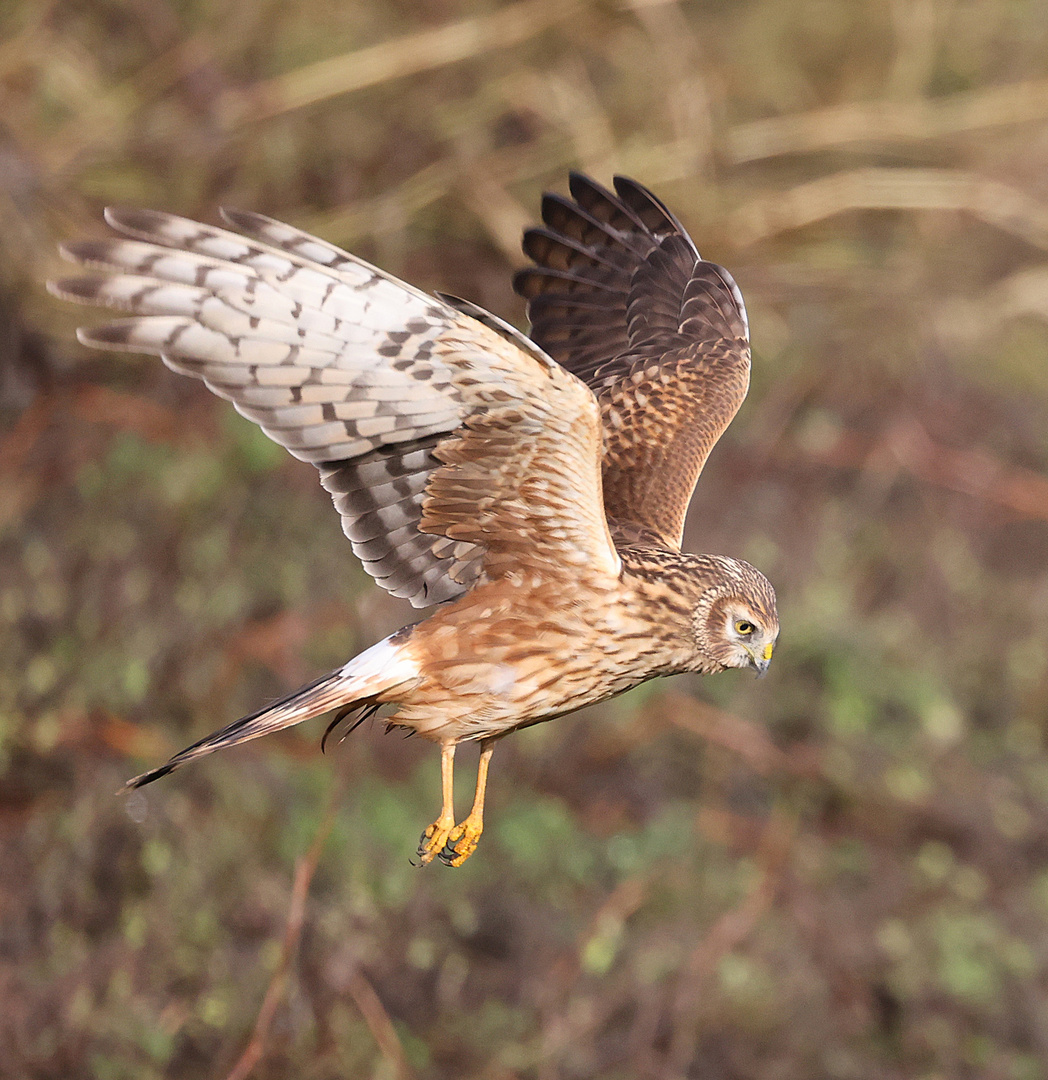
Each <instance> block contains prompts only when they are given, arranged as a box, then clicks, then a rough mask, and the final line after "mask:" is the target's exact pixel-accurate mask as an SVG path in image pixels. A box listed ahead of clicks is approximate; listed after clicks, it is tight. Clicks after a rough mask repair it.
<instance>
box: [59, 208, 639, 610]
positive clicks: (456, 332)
mask: <svg viewBox="0 0 1048 1080" xmlns="http://www.w3.org/2000/svg"><path fill="white" fill-rule="evenodd" d="M106 217H107V220H108V221H109V223H110V225H112V226H113V227H114V228H115V229H116V230H117V231H118V232H120V233H123V234H124V235H125V236H126V237H131V238H132V239H109V240H99V241H81V242H77V243H72V244H69V245H66V246H65V247H64V249H63V254H65V255H66V257H68V258H69V259H71V260H73V261H75V262H78V263H81V264H83V265H85V266H87V267H89V268H90V267H94V268H100V269H99V270H98V271H97V272H88V273H85V274H83V275H82V276H79V277H74V278H70V279H67V280H63V281H58V282H52V283H51V284H50V286H49V287H50V288H51V290H52V292H54V293H56V294H57V295H59V296H62V297H64V298H66V299H70V300H75V301H80V302H84V303H94V304H105V305H109V306H112V307H117V308H122V309H124V310H126V311H128V312H130V313H131V317H130V318H125V319H121V320H119V321H116V322H112V323H109V324H107V325H104V326H98V327H94V328H91V329H84V330H81V331H80V338H81V340H82V341H83V342H85V344H88V345H93V346H96V347H99V348H106V349H113V348H117V349H126V350H131V351H137V352H150V353H156V354H158V355H159V356H161V357H162V358H163V360H164V363H165V364H167V365H168V367H170V368H173V369H174V370H175V371H178V372H181V373H183V374H185V375H192V376H194V377H196V378H199V379H202V380H203V381H204V382H205V383H206V384H207V386H208V387H210V389H211V390H213V391H214V392H215V393H216V394H218V395H220V396H221V397H224V398H227V399H228V400H230V401H232V402H233V404H234V405H235V406H236V408H237V410H238V411H239V412H241V413H243V414H244V415H245V416H247V417H248V418H249V419H251V420H253V421H255V422H256V423H257V424H259V425H260V426H261V427H262V429H263V431H265V432H266V434H267V435H269V437H270V438H272V439H274V440H275V441H276V442H278V443H280V444H281V445H282V446H285V447H286V448H287V449H288V450H289V451H290V452H291V453H292V454H294V455H295V457H297V458H301V459H302V460H304V461H310V462H312V463H313V464H314V465H316V467H317V468H318V469H319V470H320V476H321V482H322V483H323V485H324V486H325V487H326V488H327V490H328V491H330V492H331V494H332V497H333V499H334V502H335V506H336V508H337V509H338V511H339V513H340V514H341V515H342V525H343V529H344V530H345V533H346V535H347V536H348V537H349V539H350V540H351V541H352V544H353V550H354V551H355V552H356V554H357V555H358V556H359V557H360V558H361V560H362V561H363V563H364V566H365V568H366V569H367V571H368V573H369V574H371V575H372V577H374V578H375V580H376V581H378V583H379V584H380V585H382V586H383V588H385V589H387V590H388V591H389V592H391V593H393V594H394V595H395V596H404V597H407V598H408V599H409V600H410V601H411V603H412V604H414V605H415V606H416V607H423V606H425V605H427V604H432V603H436V602H438V601H442V600H448V599H451V598H453V597H455V596H458V595H460V594H462V593H464V592H465V591H466V590H467V589H468V588H469V587H470V586H471V585H472V584H473V583H474V582H476V581H478V580H491V579H495V578H498V577H500V576H502V575H504V574H508V573H511V572H514V571H518V572H519V569H520V568H521V567H522V566H523V567H525V568H526V567H528V566H535V565H536V564H538V563H541V564H542V567H543V569H544V570H546V571H549V570H550V569H551V568H557V569H561V570H566V571H567V572H574V573H578V571H579V568H580V567H581V566H591V567H594V568H596V569H597V570H602V569H603V570H607V571H608V572H609V573H613V574H617V573H618V569H619V563H618V556H617V554H616V552H615V549H614V547H613V546H612V543H611V537H610V535H609V533H608V527H607V524H606V519H605V517H604V509H603V503H602V500H601V494H600V483H601V480H600V438H601V435H600V416H599V410H598V406H597V402H596V399H595V397H594V396H593V393H592V392H591V391H590V390H589V389H587V387H586V386H585V385H584V384H583V383H582V382H580V381H579V380H578V379H577V378H575V376H573V375H571V374H569V373H568V372H567V371H566V370H564V369H563V368H561V367H560V366H559V365H557V364H555V363H554V362H553V361H552V360H550V358H549V357H548V356H546V355H545V354H544V353H543V352H542V351H541V350H540V349H539V348H537V347H536V346H535V345H534V344H533V343H532V342H531V341H529V340H528V339H527V338H525V337H523V335H521V334H519V333H518V332H516V331H515V330H513V329H512V328H511V327H509V326H507V325H506V324H504V323H501V322H500V321H499V320H497V319H496V318H495V317H494V316H491V315H488V314H487V313H486V312H481V311H480V310H479V309H472V310H470V309H469V308H468V305H463V306H464V307H465V308H466V309H467V310H465V311H463V310H458V309H457V308H456V307H454V306H452V305H451V304H450V303H447V302H445V301H443V300H439V299H436V298H434V297H432V296H428V295H426V294H425V293H422V292H420V291H419V290H417V289H414V288H412V287H411V286H410V285H406V284H404V283H403V282H401V281H398V280H397V279H396V278H393V277H391V276H389V275H387V274H384V273H383V272H382V271H380V270H377V269H375V268H374V267H372V266H369V265H368V264H367V263H365V262H363V261H361V260H360V259H356V258H354V257H353V256H352V255H349V254H347V253H346V252H344V251H340V250H339V249H338V248H335V247H333V246H331V245H329V244H326V243H324V242H323V241H321V240H317V239H315V238H313V237H310V236H307V235H306V234H304V233H301V232H299V231H298V230H296V229H293V228H291V227H290V226H287V225H282V224H280V223H279V222H275V221H272V220H270V219H269V218H264V217H261V216H260V215H255V214H244V213H229V214H227V215H226V217H227V220H228V221H229V223H230V224H231V225H233V226H234V227H236V228H238V229H240V230H241V231H242V232H243V233H245V234H247V235H246V236H244V235H238V234H237V233H233V232H228V231H226V230H223V229H217V228H212V227H210V226H207V225H199V224H197V223H196V222H192V221H187V220H186V219H184V218H179V217H175V216H173V215H170V214H163V213H157V212H153V211H145V210H111V211H107V214H106Z"/></svg>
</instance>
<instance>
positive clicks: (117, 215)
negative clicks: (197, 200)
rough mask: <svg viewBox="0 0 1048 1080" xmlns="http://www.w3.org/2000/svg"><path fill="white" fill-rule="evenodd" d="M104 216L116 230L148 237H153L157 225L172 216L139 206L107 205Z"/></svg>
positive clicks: (130, 234) (129, 234)
mask: <svg viewBox="0 0 1048 1080" xmlns="http://www.w3.org/2000/svg"><path fill="white" fill-rule="evenodd" d="M104 216H105V219H106V221H107V222H108V224H109V225H111V226H112V227H113V228H114V229H116V231H117V232H122V233H125V234H126V235H128V236H139V237H141V236H145V237H149V238H150V239H153V238H154V236H155V234H156V232H157V229H158V227H159V226H161V225H163V224H164V222H166V221H169V220H170V219H171V217H172V215H171V214H166V213H164V211H162V210H148V209H146V208H144V207H141V206H107V207H106V209H105V215H104Z"/></svg>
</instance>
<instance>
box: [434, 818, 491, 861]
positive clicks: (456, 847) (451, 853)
mask: <svg viewBox="0 0 1048 1080" xmlns="http://www.w3.org/2000/svg"><path fill="white" fill-rule="evenodd" d="M483 831H484V820H483V818H475V817H474V816H473V815H472V814H470V815H469V817H467V818H466V820H465V821H463V822H462V824H461V825H456V826H455V827H454V828H453V829H452V830H451V832H450V833H448V836H447V840H446V841H445V843H444V846H443V848H442V849H441V850H440V851H439V852H438V853H437V854H439V855H440V860H441V862H443V863H444V864H445V865H446V866H461V865H462V864H463V863H464V862H465V861H466V860H467V859H468V858H469V857H470V855H472V854H473V852H474V851H476V850H477V841H478V840H480V834H481V833H482V832H483Z"/></svg>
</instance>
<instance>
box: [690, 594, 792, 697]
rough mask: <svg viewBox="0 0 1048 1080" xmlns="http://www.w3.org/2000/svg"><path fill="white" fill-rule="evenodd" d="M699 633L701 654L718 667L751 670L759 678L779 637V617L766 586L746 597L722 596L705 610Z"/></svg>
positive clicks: (766, 667)
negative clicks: (702, 652) (705, 654)
mask: <svg viewBox="0 0 1048 1080" xmlns="http://www.w3.org/2000/svg"><path fill="white" fill-rule="evenodd" d="M702 630H703V631H704V633H701V634H700V637H701V638H704V639H705V640H704V641H702V642H701V644H702V646H704V651H705V652H706V653H707V655H708V656H709V657H710V659H712V660H713V661H715V662H716V663H717V664H718V665H720V666H722V667H726V668H745V667H752V668H753V669H754V670H755V671H756V672H757V674H758V676H760V675H763V674H764V673H765V672H766V671H767V670H768V665H769V664H770V663H771V656H772V651H773V649H774V647H775V639H776V638H777V637H778V636H779V618H778V615H777V614H776V611H775V601H774V593H772V592H771V587H770V586H768V590H767V594H766V595H765V590H763V589H761V590H755V591H754V592H753V594H751V595H750V596H740V595H739V594H738V593H736V592H734V591H733V592H732V593H730V594H728V595H722V596H721V597H719V598H718V599H716V600H715V601H714V602H713V603H712V604H711V605H710V608H709V611H708V613H707V614H706V618H705V625H704V626H703V628H702Z"/></svg>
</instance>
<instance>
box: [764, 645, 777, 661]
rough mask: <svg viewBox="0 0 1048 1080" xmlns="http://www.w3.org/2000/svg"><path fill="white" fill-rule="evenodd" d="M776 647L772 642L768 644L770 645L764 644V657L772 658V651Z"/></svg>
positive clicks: (766, 658)
mask: <svg viewBox="0 0 1048 1080" xmlns="http://www.w3.org/2000/svg"><path fill="white" fill-rule="evenodd" d="M774 648H775V646H774V645H771V644H768V645H765V646H764V659H765V660H770V659H771V651H772V649H774Z"/></svg>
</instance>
